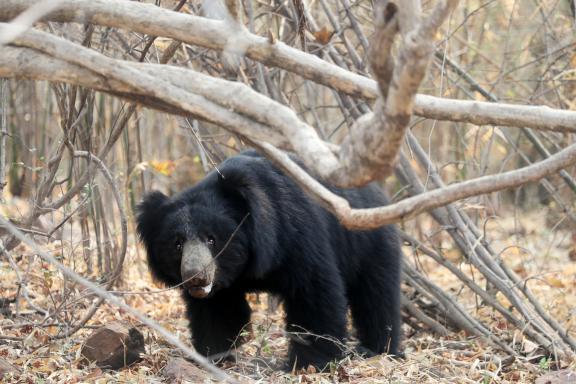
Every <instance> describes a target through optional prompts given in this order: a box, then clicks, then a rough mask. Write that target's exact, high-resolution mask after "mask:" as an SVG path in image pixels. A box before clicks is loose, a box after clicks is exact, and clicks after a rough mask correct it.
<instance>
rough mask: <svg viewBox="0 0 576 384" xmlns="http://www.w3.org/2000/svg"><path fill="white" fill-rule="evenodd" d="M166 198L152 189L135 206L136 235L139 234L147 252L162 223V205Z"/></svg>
mask: <svg viewBox="0 0 576 384" xmlns="http://www.w3.org/2000/svg"><path fill="white" fill-rule="evenodd" d="M167 200H168V197H167V196H166V195H164V194H163V193H162V192H159V191H153V192H150V193H148V194H147V195H146V196H144V199H143V200H142V202H141V203H140V204H138V206H137V207H136V211H137V218H136V221H137V231H138V235H140V239H141V240H142V242H143V243H144V245H145V246H146V249H147V250H148V252H150V251H151V245H152V241H153V239H154V237H155V236H154V234H155V232H156V231H157V230H158V228H159V226H160V223H162V219H163V217H164V209H163V206H164V203H165V202H166V201H167Z"/></svg>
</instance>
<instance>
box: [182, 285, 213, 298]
mask: <svg viewBox="0 0 576 384" xmlns="http://www.w3.org/2000/svg"><path fill="white" fill-rule="evenodd" d="M186 289H187V291H188V294H189V295H190V296H192V297H195V298H197V299H202V298H204V297H206V296H208V295H209V294H210V292H211V291H212V283H210V284H208V285H191V284H188V285H187V286H186Z"/></svg>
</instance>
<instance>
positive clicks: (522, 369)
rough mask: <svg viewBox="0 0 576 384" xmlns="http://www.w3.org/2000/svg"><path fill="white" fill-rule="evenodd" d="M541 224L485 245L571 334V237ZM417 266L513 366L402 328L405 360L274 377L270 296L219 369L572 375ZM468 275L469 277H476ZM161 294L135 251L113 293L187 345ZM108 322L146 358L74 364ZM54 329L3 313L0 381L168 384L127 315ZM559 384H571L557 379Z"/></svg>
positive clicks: (334, 374) (495, 224)
mask: <svg viewBox="0 0 576 384" xmlns="http://www.w3.org/2000/svg"><path fill="white" fill-rule="evenodd" d="M544 217H545V215H543V214H542V212H540V213H534V214H531V215H529V216H526V217H523V218H522V219H521V220H514V219H513V218H510V219H498V218H495V219H491V220H489V221H488V222H487V223H486V226H485V230H486V231H487V233H489V234H491V238H489V239H488V240H490V241H491V242H492V244H493V245H494V247H495V249H499V250H502V253H501V257H502V258H503V259H504V261H505V262H506V263H508V264H509V265H510V266H511V267H512V268H513V269H514V270H515V271H516V273H518V274H519V275H520V276H522V277H524V278H525V279H526V280H525V281H526V282H527V283H528V284H529V287H530V288H531V289H532V290H533V292H534V294H535V295H536V296H537V297H538V298H539V299H540V300H541V302H542V303H544V305H545V307H546V308H547V310H548V311H549V312H550V313H551V314H552V315H553V316H554V317H555V318H556V319H558V320H559V321H560V322H561V323H562V324H563V325H564V326H566V327H567V328H568V329H574V327H575V326H576V261H575V260H574V259H573V253H572V254H571V252H574V239H573V238H572V235H571V232H570V231H568V230H560V229H557V228H556V229H547V228H548V226H547V225H546V223H545V222H544V220H545V219H544ZM511 234H513V235H511ZM516 234H521V235H516ZM434 241H436V242H437V244H436V246H438V247H443V246H444V245H443V244H442V243H443V240H442V238H438V239H435V240H434ZM62 244H64V243H63V242H62V241H60V242H52V243H41V246H42V247H43V248H45V249H47V250H52V251H54V253H55V254H59V253H62V252H59V250H61V249H62ZM67 249H71V247H67ZM405 252H406V254H407V255H408V257H411V258H413V257H414V256H413V255H412V250H411V249H409V248H406V249H405ZM444 254H445V255H446V256H447V257H452V258H453V261H456V262H457V261H458V259H459V258H460V257H461V256H460V254H459V253H458V252H457V251H456V250H451V249H445V250H444ZM12 255H13V256H14V258H15V259H16V260H17V261H18V263H19V266H20V268H21V269H22V270H24V271H27V276H28V289H29V291H30V292H31V296H32V297H33V301H34V302H35V303H36V304H37V305H38V306H41V307H43V308H51V307H53V306H54V303H55V302H58V301H59V300H60V299H59V295H60V294H59V292H60V288H61V283H60V282H59V281H60V280H59V279H58V278H57V276H58V274H57V273H55V272H54V270H53V268H52V267H51V266H49V265H47V264H45V263H43V262H41V261H40V260H39V259H38V258H37V257H24V256H32V254H31V252H30V250H28V249H26V247H24V246H22V245H21V246H19V247H18V248H17V249H16V250H15V251H13V252H12ZM571 255H572V258H571ZM63 256H65V257H67V256H66V255H63ZM417 264H418V266H419V268H420V269H421V270H423V271H424V272H425V273H426V274H427V275H428V276H429V277H431V278H432V279H433V280H434V281H435V282H437V283H438V284H439V285H441V286H442V287H443V288H444V289H446V290H448V291H449V292H451V293H452V294H453V295H454V296H457V297H458V300H459V301H460V302H462V303H464V304H465V305H466V307H467V308H468V309H469V310H470V312H471V313H472V314H473V315H474V316H476V317H477V318H480V319H482V320H483V321H485V322H486V324H488V326H489V327H490V328H491V329H492V330H493V331H494V332H495V333H498V334H499V335H502V334H504V333H506V334H508V338H509V340H512V342H513V343H515V344H516V346H517V349H519V350H521V351H522V352H523V354H524V355H525V356H526V357H524V358H516V359H512V358H509V357H507V356H506V355H505V354H503V353H501V352H499V351H497V350H495V349H493V348H492V347H490V346H488V345H487V344H486V343H485V342H483V341H482V340H479V339H477V338H473V337H469V336H468V335H466V334H465V333H459V334H453V335H451V336H449V337H438V336H435V335H432V334H429V333H427V332H423V331H419V330H415V329H412V328H411V327H409V326H408V325H405V326H404V335H405V340H404V349H405V354H406V357H405V359H400V360H393V359H390V358H387V357H383V356H378V357H373V358H369V359H364V358H362V357H359V356H354V355H351V356H349V357H347V358H346V359H344V360H343V361H342V362H340V363H339V364H337V365H334V366H332V367H331V369H330V371H329V372H323V373H318V372H315V371H314V370H308V371H306V372H298V373H297V374H289V373H285V372H283V371H281V370H279V369H278V367H280V366H281V364H282V361H283V359H285V357H286V352H287V345H288V342H287V338H286V337H285V335H284V333H283V316H282V309H281V307H280V308H279V309H278V310H276V311H270V310H269V309H268V300H267V297H266V295H264V294H260V295H256V294H251V295H250V304H251V306H252V308H253V310H254V313H253V316H252V331H251V333H250V335H249V340H248V342H247V343H245V344H244V345H242V346H241V347H240V348H239V349H238V350H237V351H236V361H235V362H226V363H223V364H222V365H221V368H223V369H224V370H225V371H226V372H227V373H229V374H230V375H231V376H233V377H235V378H237V379H238V380H239V381H241V382H259V383H332V382H339V383H444V382H445V383H456V382H457V383H509V382H510V383H512V382H514V383H516V382H520V383H532V382H534V380H535V379H536V378H538V377H542V376H543V375H546V374H550V373H551V372H553V370H554V369H558V368H562V369H570V370H576V362H563V363H562V364H560V366H558V365H556V364H554V362H552V361H551V360H549V359H546V358H545V357H544V356H542V355H541V354H539V353H538V349H537V346H536V345H534V344H532V343H530V342H529V341H528V340H525V339H524V338H523V336H522V335H521V333H520V332H519V331H518V330H515V329H513V328H511V327H510V326H509V325H508V323H506V322H505V321H503V320H502V318H501V317H499V316H498V315H497V314H495V313H494V311H493V310H491V309H489V308H486V307H483V306H482V304H481V303H479V302H478V301H477V299H476V298H475V297H474V295H472V294H470V293H469V292H468V291H467V290H465V289H462V284H461V283H460V282H459V280H457V279H456V278H454V277H453V276H452V275H451V274H450V273H448V272H446V270H444V269H443V268H441V267H438V266H437V265H436V264H434V262H433V261H431V260H428V259H426V258H425V256H420V257H418V260H417ZM461 268H462V269H463V270H467V269H469V267H468V266H467V264H465V263H462V264H461ZM470 273H471V275H473V272H470ZM15 281H16V276H15V273H14V271H13V270H12V269H11V268H10V266H9V264H8V263H7V262H6V260H5V259H2V258H0V299H1V298H4V299H6V298H9V297H12V296H14V295H15V292H16V289H17V285H16V284H15ZM161 289H162V287H160V286H157V285H155V284H154V282H153V281H152V280H151V278H150V276H149V273H148V271H147V267H146V265H145V263H144V261H143V251H142V249H140V248H137V247H136V246H134V245H132V246H131V247H130V249H129V253H128V256H127V260H126V262H125V264H124V275H123V280H122V284H121V287H120V288H118V290H119V291H122V290H124V291H130V292H132V294H129V295H123V296H120V297H123V298H124V300H125V302H126V303H127V304H129V305H131V306H132V307H134V308H136V309H138V310H139V311H141V312H143V313H144V314H146V315H147V316H149V317H150V318H152V319H154V320H156V321H157V322H159V323H160V324H161V325H162V326H164V327H166V328H167V329H168V330H170V331H172V332H173V333H174V334H176V335H178V336H179V337H180V338H181V339H182V340H184V341H186V342H188V341H189V333H188V330H187V321H186V320H185V318H184V308H183V304H182V302H181V300H180V296H179V294H178V292H176V291H174V290H168V291H166V290H164V291H161V292H151V291H159V290H161ZM82 294H83V293H82V291H81V290H80V289H78V290H77V293H76V295H77V296H76V297H77V298H78V300H69V301H68V304H67V308H68V309H67V310H64V311H62V313H61V319H68V320H69V319H71V318H75V319H78V318H79V317H80V316H79V313H81V309H82V308H85V307H86V306H87V303H84V304H82V302H83V300H82ZM84 301H86V300H84ZM112 321H122V322H125V323H128V324H131V325H132V326H134V327H136V328H138V329H139V330H140V331H141V332H142V333H143V334H144V338H145V345H146V352H145V353H144V354H143V356H142V360H141V361H140V362H138V363H135V364H133V365H131V366H130V367H128V368H124V369H121V370H117V371H112V370H102V369H100V368H97V367H96V366H94V365H88V366H82V365H81V364H79V363H80V360H81V359H80V349H81V346H82V343H83V342H84V341H85V340H86V338H87V337H88V336H89V335H90V334H91V333H92V332H93V331H94V328H97V327H99V326H101V325H104V324H109V323H110V322H112ZM40 324H43V325H42V326H39V325H40ZM58 331H59V329H58V327H56V326H53V325H50V323H49V322H42V318H41V317H39V315H38V314H37V313H35V312H34V311H32V310H31V308H29V307H27V306H26V302H25V301H22V302H21V305H20V307H19V308H18V312H16V308H15V305H14V303H11V304H10V305H4V306H1V305H0V360H2V359H3V360H4V361H7V362H9V363H11V364H12V365H13V366H15V367H16V368H17V369H18V371H17V372H15V373H12V374H9V375H7V376H6V377H5V378H4V382H7V383H11V382H14V383H16V382H18V383H109V382H119V383H149V382H151V383H160V382H173V381H171V380H170V379H167V378H166V377H165V376H164V375H163V372H162V370H163V368H164V366H165V365H166V362H167V360H168V359H170V358H171V357H172V356H178V355H179V353H178V352H176V351H175V350H174V348H173V347H171V346H170V345H169V344H168V343H167V342H165V341H164V340H163V339H162V338H160V337H159V336H158V335H157V334H156V333H155V332H153V331H152V330H150V329H148V328H147V327H144V326H142V325H141V324H140V323H139V322H138V321H137V320H135V319H134V318H133V317H132V316H130V315H128V314H126V313H125V312H124V311H123V310H118V309H117V308H115V307H112V306H109V305H106V304H105V305H103V306H102V307H101V308H100V309H99V310H98V312H97V313H96V315H95V316H94V317H93V318H92V319H91V321H90V322H89V323H88V325H87V327H86V328H84V329H82V330H80V331H79V332H77V333H75V334H74V335H73V336H71V337H69V338H66V339H61V340H53V341H51V340H50V337H51V336H53V335H55V334H57V332H58ZM198 372H200V371H198ZM0 381H2V380H1V379H0ZM189 382H213V381H212V380H211V379H210V376H209V375H208V374H198V375H197V376H196V377H194V378H191V379H190V380H189ZM544 382H545V381H544ZM549 382H550V383H556V382H555V381H549ZM564 382H566V383H568V382H571V381H558V383H564ZM572 383H573V382H572Z"/></svg>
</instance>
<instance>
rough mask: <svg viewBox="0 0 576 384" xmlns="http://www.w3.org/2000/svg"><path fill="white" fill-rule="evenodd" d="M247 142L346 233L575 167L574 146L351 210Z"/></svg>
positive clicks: (281, 157) (283, 158)
mask: <svg viewBox="0 0 576 384" xmlns="http://www.w3.org/2000/svg"><path fill="white" fill-rule="evenodd" d="M251 142H252V144H253V145H254V146H255V147H257V148H259V149H260V150H261V151H262V152H263V153H265V154H266V156H267V157H268V158H270V159H271V160H272V161H273V162H274V163H275V164H276V165H277V166H278V167H279V168H280V169H282V170H283V171H284V172H286V173H287V174H289V175H290V176H291V177H292V178H293V179H294V180H295V181H296V182H297V183H298V184H299V185H300V186H301V187H302V188H303V189H304V190H305V191H306V192H308V193H309V194H310V195H311V196H313V197H314V198H316V199H317V200H318V201H319V202H320V203H321V204H322V205H323V206H324V207H326V208H327V209H329V210H330V211H332V212H333V213H334V214H335V215H336V216H337V217H338V219H339V220H340V221H341V222H342V224H344V225H345V226H346V227H348V228H350V229H371V228H377V227H380V226H382V225H386V224H391V223H394V222H398V221H401V220H405V219H407V218H410V217H412V216H414V215H416V214H418V213H421V212H424V211H427V210H429V209H432V208H437V207H440V206H443V205H446V204H448V203H452V202H454V201H457V200H461V199H465V198H467V197H472V196H477V195H482V194H486V193H490V192H496V191H500V190H503V189H507V188H513V187H517V186H519V185H522V184H526V183H529V182H533V181H537V180H540V179H542V178H544V177H546V176H548V175H550V174H553V173H555V172H558V171H559V170H561V169H564V168H566V167H568V166H571V165H574V164H576V144H572V145H570V146H569V147H567V148H565V149H563V150H561V151H560V152H558V153H556V154H554V155H552V156H550V157H549V158H548V159H546V160H542V161H540V162H538V163H534V164H532V165H529V166H526V167H524V168H520V169H516V170H513V171H509V172H504V173H500V174H497V175H489V176H483V177H479V178H476V179H472V180H468V181H464V182H461V183H457V184H452V185H450V186H447V187H444V188H439V189H434V190H431V191H429V192H425V193H422V194H420V195H416V196H413V197H409V198H407V199H404V200H402V201H399V202H397V203H394V204H390V205H387V206H384V207H378V208H364V209H352V208H351V207H350V204H348V202H347V201H346V200H345V199H343V198H342V197H340V196H337V195H335V194H334V193H332V192H331V191H330V190H328V189H327V188H326V187H325V186H323V185H322V184H321V183H320V182H318V181H317V180H316V179H314V178H313V177H312V176H310V175H309V174H308V173H307V172H306V171H305V170H303V169H302V168H301V167H300V166H299V165H298V164H296V163H295V162H293V161H292V160H291V159H290V157H288V155H287V154H286V153H284V152H282V151H280V150H279V149H277V148H274V147H273V146H272V145H270V144H268V143H264V142H257V141H251Z"/></svg>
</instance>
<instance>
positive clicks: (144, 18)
mask: <svg viewBox="0 0 576 384" xmlns="http://www.w3.org/2000/svg"><path fill="white" fill-rule="evenodd" d="M36 2H37V1H36V0H4V1H3V2H2V7H0V20H2V21H9V20H11V19H12V18H14V17H16V16H17V15H18V14H19V13H20V12H23V11H25V10H26V9H27V8H28V7H29V6H31V5H33V4H34V3H36ZM45 19H46V20H53V21H61V22H74V21H75V22H81V23H85V22H86V23H88V22H89V23H93V24H96V25H104V26H109V27H114V28H121V29H129V30H132V31H135V32H139V33H144V34H149V35H154V36H164V37H170V38H173V39H175V40H179V41H183V42H186V43H189V44H194V45H198V46H201V47H206V48H211V49H217V50H224V49H226V48H227V47H228V42H229V41H232V40H234V41H236V42H237V44H239V45H243V47H242V48H245V53H246V55H247V56H248V57H250V58H251V59H254V60H257V61H259V62H262V63H263V64H266V65H270V66H275V67H279V68H283V69H286V70H288V71H291V72H294V73H297V74H299V75H301V76H302V77H304V78H306V79H309V80H312V81H314V82H317V83H319V84H323V85H326V86H328V87H331V88H334V89H336V90H338V91H340V92H343V93H346V94H349V95H353V96H359V97H363V98H366V99H375V98H376V97H377V96H378V91H377V89H378V87H377V84H376V82H375V81H374V80H372V79H369V78H367V77H364V76H360V75H357V74H354V73H352V72H349V71H347V70H345V69H343V68H340V67H338V66H336V65H333V64H330V63H328V62H326V61H324V60H322V59H320V58H318V57H317V56H315V55H310V54H307V53H304V52H302V51H300V50H298V49H294V48H292V47H289V46H287V45H285V44H283V43H282V42H279V41H276V42H275V43H274V44H270V41H269V40H268V39H267V38H264V37H259V36H256V35H253V34H250V33H249V32H247V31H244V32H242V36H239V34H238V31H235V30H231V29H230V28H228V27H227V23H226V22H225V21H220V20H210V19H206V18H202V17H197V16H192V15H187V14H181V13H176V12H172V11H169V10H166V9H162V8H159V7H155V6H152V5H150V4H143V3H138V2H131V1H113V0H63V1H62V3H61V4H60V10H59V11H56V12H53V13H51V14H50V15H48V16H47V17H46V18H45ZM414 113H415V114H416V115H419V116H423V117H427V118H432V119H437V120H451V121H459V122H470V123H473V124H477V125H489V124H491V125H503V126H514V127H528V128H534V129H542V130H551V131H558V132H576V112H573V111H562V110H555V109H551V108H547V107H529V106H518V105H512V104H495V103H488V102H478V101H462V100H453V99H443V98H439V97H434V96H427V95H417V96H416V100H415V102H414Z"/></svg>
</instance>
